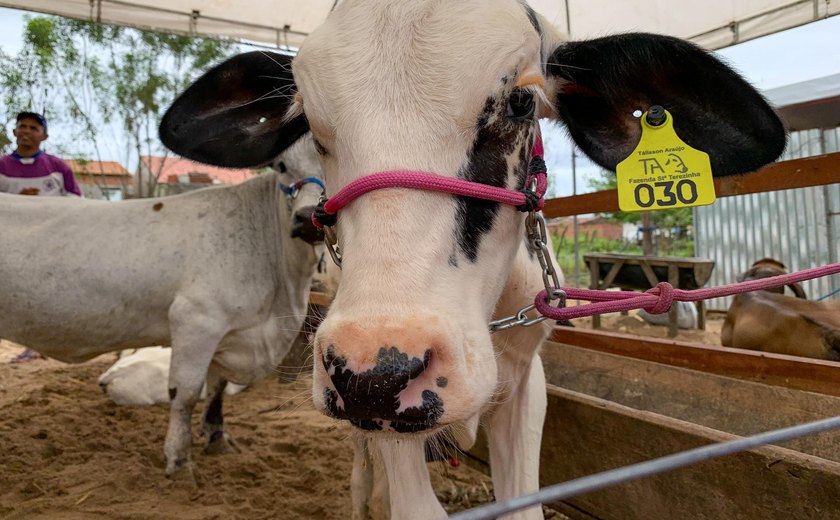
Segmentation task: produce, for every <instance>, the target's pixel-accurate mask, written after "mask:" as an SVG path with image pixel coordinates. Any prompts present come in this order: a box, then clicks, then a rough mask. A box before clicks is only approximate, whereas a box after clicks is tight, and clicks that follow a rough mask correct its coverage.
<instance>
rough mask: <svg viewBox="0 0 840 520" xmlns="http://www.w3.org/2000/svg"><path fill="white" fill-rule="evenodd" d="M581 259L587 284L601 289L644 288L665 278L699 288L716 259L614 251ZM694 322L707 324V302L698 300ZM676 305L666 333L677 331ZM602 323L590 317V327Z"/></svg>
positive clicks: (683, 286)
mask: <svg viewBox="0 0 840 520" xmlns="http://www.w3.org/2000/svg"><path fill="white" fill-rule="evenodd" d="M583 260H584V261H585V262H586V263H587V264H588V265H589V277H590V282H589V287H590V288H591V289H600V290H604V289H607V288H608V287H619V288H621V289H623V290H632V291H638V290H642V291H645V290H647V289H650V288H652V287H655V286H656V284H658V283H659V282H668V283H670V284H671V285H673V286H674V288H676V289H687V290H692V289H698V288H700V287H703V286H704V285H705V284H706V282H708V281H709V277H710V276H711V275H712V269H714V266H715V261H714V260H709V259H706V258H693V257H679V256H642V255H622V254H615V253H602V254H595V253H593V254H588V255H585V256H584V257H583ZM697 313H698V320H697V326H698V327H699V328H701V329H705V328H706V319H705V316H706V305H705V303H704V302H703V301H702V300H701V301H699V302H697ZM677 316H678V314H677V306H676V305H674V306H672V307H671V310H670V311H669V314H668V317H669V320H668V336H669V337H671V338H673V337H675V336H676V335H677V330H678V327H677ZM600 326H601V317H600V316H593V317H592V327H593V328H596V329H597V328H599V327H600Z"/></svg>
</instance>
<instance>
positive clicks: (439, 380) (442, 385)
mask: <svg viewBox="0 0 840 520" xmlns="http://www.w3.org/2000/svg"><path fill="white" fill-rule="evenodd" d="M435 383H437V385H438V386H439V387H440V388H446V385H448V384H449V380H448V379H446V378H445V377H439V378H437V379H436V380H435Z"/></svg>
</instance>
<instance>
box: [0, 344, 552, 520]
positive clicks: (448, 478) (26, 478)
mask: <svg viewBox="0 0 840 520" xmlns="http://www.w3.org/2000/svg"><path fill="white" fill-rule="evenodd" d="M17 352H19V348H18V347H17V346H15V345H13V344H10V343H8V342H0V518H3V519H6V518H9V519H11V518H15V519H18V518H20V519H24V518H25V519H27V520H28V519H50V520H65V519H67V520H69V519H73V520H75V519H82V520H84V519H155V520H158V519H179V520H188V519H196V520H198V519H201V520H209V519H249V520H250V519H263V518H282V519H303V518H306V519H309V518H313V519H348V518H350V512H351V502H350V483H349V475H350V469H351V460H352V451H351V448H350V442H349V433H348V432H349V430H348V427H347V426H345V425H344V424H340V423H338V422H336V421H333V420H331V419H328V418H326V417H324V416H323V415H321V414H319V413H317V412H316V411H315V410H313V409H312V408H311V406H310V403H309V400H308V393H309V391H310V389H309V388H310V387H309V385H310V381H309V380H308V379H307V378H302V379H299V380H298V381H296V382H293V383H279V382H278V381H277V380H276V379H273V378H270V379H266V380H263V381H262V382H260V383H259V384H257V385H255V386H253V387H251V388H248V389H247V390H245V391H244V392H242V393H240V394H237V395H235V396H229V397H227V398H226V401H225V406H226V408H225V420H226V427H227V430H228V432H230V434H231V435H232V436H233V437H234V439H235V440H236V442H237V444H238V445H239V447H240V448H241V450H242V453H240V454H237V455H222V456H214V457H210V456H207V455H204V454H203V453H202V452H201V447H202V439H200V438H198V436H197V434H195V433H194V435H195V439H194V447H193V458H194V460H195V462H196V464H197V468H198V476H199V479H200V483H201V486H200V488H199V489H195V488H193V487H192V486H191V485H189V484H187V483H186V482H184V481H175V482H173V481H170V480H167V479H166V478H164V476H163V466H164V460H163V439H164V435H165V432H166V422H167V416H168V413H167V407H166V406H163V405H161V406H151V407H120V406H117V405H115V404H113V403H112V402H110V401H109V400H108V399H107V398H106V396H105V395H104V394H103V393H102V392H101V391H100V390H99V387H98V385H97V382H96V381H97V378H98V377H99V375H100V374H101V373H102V372H103V371H104V370H106V369H107V367H108V366H110V364H111V363H112V362H113V361H114V360H115V359H116V356H115V355H114V354H109V355H105V356H101V357H99V358H96V359H94V360H91V361H89V362H86V363H83V364H80V365H67V364H64V363H60V362H58V361H53V360H46V361H33V362H28V363H24V364H17V365H15V364H9V363H7V360H8V359H9V358H11V357H12V356H13V355H14V354H16V353H17ZM198 418H199V413H196V414H195V417H194V421H193V429H194V430H193V431H194V432H198V431H200V429H199V427H198ZM429 467H430V470H431V473H432V475H433V479H434V485H435V489H436V491H437V493H438V496H439V498H441V500H442V501H443V503H444V506H445V507H446V508H447V510H449V511H450V512H452V511H457V510H461V509H465V508H468V507H472V506H474V505H478V504H480V503H484V502H486V501H488V500H489V499H490V497H491V493H492V485H491V483H490V481H489V479H488V478H487V477H485V476H484V475H482V474H480V473H478V472H476V471H474V470H472V469H470V468H468V467H466V465H464V464H462V465H461V466H460V467H458V468H452V467H450V466H449V465H448V464H446V463H431V464H430V465H429ZM546 517H547V518H552V519H560V518H563V517H562V516H561V515H558V514H555V513H553V512H547V514H546Z"/></svg>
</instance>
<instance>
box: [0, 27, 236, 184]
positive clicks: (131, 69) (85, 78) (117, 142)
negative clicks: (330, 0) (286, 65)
mask: <svg viewBox="0 0 840 520" xmlns="http://www.w3.org/2000/svg"><path fill="white" fill-rule="evenodd" d="M25 20H26V27H25V30H24V46H23V48H22V50H21V51H20V53H19V54H18V55H17V56H8V55H5V54H2V53H0V87H2V90H3V96H2V99H0V102H2V105H3V109H4V111H5V113H6V115H7V121H8V120H10V119H11V117H12V116H13V115H14V114H15V113H16V112H18V111H19V110H23V109H32V110H37V111H40V112H46V113H47V115H48V117H49V118H50V119H51V120H53V121H60V122H62V123H63V127H66V128H68V129H69V133H70V135H63V136H61V137H60V142H62V143H65V145H66V143H74V145H75V146H74V147H73V148H74V149H75V150H76V152H77V153H78V150H79V149H81V148H82V145H84V148H87V149H89V150H93V153H94V155H95V156H96V159H97V160H101V157H102V151H103V148H105V147H108V146H110V147H112V149H111V152H112V153H111V154H109V155H111V156H115V157H124V163H125V164H129V162H130V159H131V158H132V157H133V156H136V158H137V159H138V160H139V157H140V156H142V155H158V154H161V153H163V154H165V153H166V152H165V149H163V147H162V146H161V145H160V143H159V142H158V140H157V127H158V124H159V121H160V118H161V116H162V113H163V111H164V110H165V108H166V107H167V106H168V105H169V104H170V103H171V102H172V100H174V98H175V96H176V95H177V94H178V93H179V92H181V91H182V90H184V89H185V88H186V87H187V86H188V85H189V84H190V83H191V82H192V81H193V80H194V79H195V77H196V76H197V75H198V74H199V73H201V72H202V71H203V70H204V69H206V68H207V67H208V66H209V65H211V64H212V63H214V62H216V61H219V60H221V59H222V58H225V57H227V56H229V55H231V54H233V52H234V51H235V50H236V46H235V44H234V43H232V42H229V41H220V40H212V39H206V38H190V37H185V36H177V35H171V34H164V33H157V32H146V31H138V30H135V29H130V28H125V27H117V26H111V25H103V24H97V23H92V22H86V21H78V20H72V19H69V18H58V17H51V16H36V17H27V18H25ZM68 155H73V153H72V152H70V153H68ZM138 170H139V166H138ZM138 173H139V172H138ZM160 173H161V172H160V171H157V172H152V174H151V175H149V176H148V185H147V186H143V187H140V188H141V190H140V191H141V192H143V193H145V194H152V193H154V191H155V190H154V185H155V184H157V180H158V177H159V176H160Z"/></svg>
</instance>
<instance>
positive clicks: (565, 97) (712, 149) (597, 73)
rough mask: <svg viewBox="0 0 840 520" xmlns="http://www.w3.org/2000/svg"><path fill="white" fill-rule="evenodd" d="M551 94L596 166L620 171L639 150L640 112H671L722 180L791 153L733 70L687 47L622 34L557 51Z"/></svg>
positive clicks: (776, 124) (773, 119)
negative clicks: (655, 107) (637, 114)
mask: <svg viewBox="0 0 840 520" xmlns="http://www.w3.org/2000/svg"><path fill="white" fill-rule="evenodd" d="M548 80H549V81H548V85H547V87H548V89H547V90H548V93H549V96H550V99H552V101H553V104H554V108H555V110H556V112H557V115H558V116H559V117H560V118H561V119H562V120H563V122H564V123H565V124H566V126H568V128H569V131H570V133H571V136H572V138H573V139H574V140H575V142H576V143H577V144H578V146H580V148H581V149H582V151H583V152H584V153H586V154H587V155H588V156H589V157H590V158H592V159H593V160H594V161H595V162H596V163H598V164H599V165H601V166H603V167H604V168H608V169H610V170H615V167H616V164H618V163H619V162H621V161H622V160H623V159H625V158H626V157H627V156H629V155H630V153H631V152H632V151H633V149H634V148H635V147H636V145H637V144H638V143H639V138H640V136H641V125H640V123H639V120H638V119H637V118H636V117H635V116H634V115H633V112H634V111H637V110H641V111H643V112H644V111H647V110H648V109H649V108H650V107H651V106H653V105H662V106H664V107H665V108H666V109H667V110H668V111H669V112H670V113H671V114H672V115H673V117H674V129H675V130H676V132H677V135H679V136H680V138H681V139H682V140H683V141H685V142H686V143H687V144H688V145H690V146H691V147H693V148H697V149H699V150H703V151H705V152H707V153H708V154H709V156H710V159H711V163H712V170H713V172H714V175H715V176H723V175H731V174H735V173H745V172H750V171H753V170H756V169H758V168H760V167H761V166H764V165H765V164H767V163H769V162H772V161H774V160H775V159H776V158H777V157H778V156H779V155H780V154H781V153H782V151H783V150H784V147H785V141H786V134H785V129H784V125H783V124H782V122H781V121H780V120H779V118H778V116H777V115H776V113H775V112H774V111H773V109H772V108H770V106H769V105H768V104H767V102H766V101H765V100H764V98H763V97H762V96H761V95H760V94H759V93H758V92H757V91H756V90H755V89H754V88H753V87H751V86H750V85H749V84H748V83H747V82H746V81H744V79H742V78H741V77H740V76H739V75H738V74H737V73H735V72H734V71H733V70H732V69H730V68H729V67H727V66H726V65H724V64H723V63H721V61H720V60H718V59H717V58H715V57H714V56H713V55H711V54H710V53H708V52H706V51H705V50H703V49H701V48H699V47H697V46H695V45H694V44H691V43H688V42H686V41H684V40H679V39H677V38H672V37H669V36H661V35H654V34H642V33H634V34H622V35H617V36H610V37H605V38H598V39H594V40H588V41H580V42H568V43H564V44H562V45H560V46H559V47H557V48H556V49H555V50H554V52H553V53H552V55H551V57H550V59H549V60H548Z"/></svg>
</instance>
